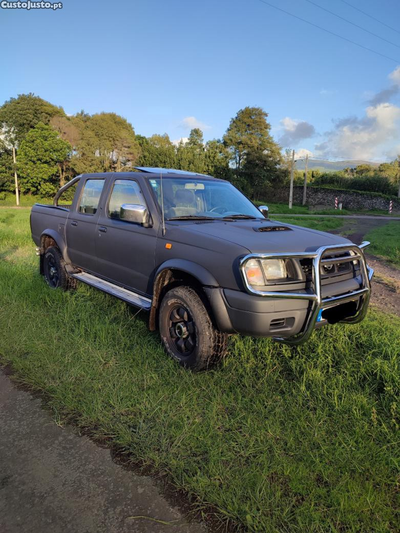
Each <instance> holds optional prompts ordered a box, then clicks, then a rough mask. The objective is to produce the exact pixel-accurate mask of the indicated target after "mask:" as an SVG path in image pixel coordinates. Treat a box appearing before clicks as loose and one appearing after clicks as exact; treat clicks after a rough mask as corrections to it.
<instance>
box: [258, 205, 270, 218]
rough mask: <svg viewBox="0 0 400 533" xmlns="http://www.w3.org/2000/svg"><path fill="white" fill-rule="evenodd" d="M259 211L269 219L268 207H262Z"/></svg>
mask: <svg viewBox="0 0 400 533" xmlns="http://www.w3.org/2000/svg"><path fill="white" fill-rule="evenodd" d="M258 209H259V211H261V213H262V214H263V215H264V216H265V218H268V217H269V209H268V206H267V205H260V207H259V208H258Z"/></svg>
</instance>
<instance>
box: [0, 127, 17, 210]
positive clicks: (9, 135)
mask: <svg viewBox="0 0 400 533" xmlns="http://www.w3.org/2000/svg"><path fill="white" fill-rule="evenodd" d="M0 139H1V140H0V150H1V152H2V154H3V157H2V158H1V161H0V162H1V163H3V165H4V164H5V165H6V168H3V172H7V171H8V168H7V166H8V165H7V160H8V162H9V161H10V159H11V173H12V174H14V190H15V203H16V204H17V206H18V205H19V184H18V174H17V156H16V154H17V146H18V141H17V136H16V131H15V128H14V127H13V126H12V125H10V124H8V123H6V122H3V124H2V128H1V135H0ZM7 156H9V158H7Z"/></svg>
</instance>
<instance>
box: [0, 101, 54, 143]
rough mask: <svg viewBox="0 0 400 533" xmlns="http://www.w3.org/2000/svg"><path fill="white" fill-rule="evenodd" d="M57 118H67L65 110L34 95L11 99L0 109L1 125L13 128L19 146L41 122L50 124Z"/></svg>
mask: <svg viewBox="0 0 400 533" xmlns="http://www.w3.org/2000/svg"><path fill="white" fill-rule="evenodd" d="M55 116H62V117H65V113H64V110H63V109H62V108H61V107H56V106H55V105H53V104H51V103H50V102H47V101H46V100H43V99H42V98H40V97H39V96H35V95H34V94H32V93H29V94H20V95H18V97H17V98H10V100H7V102H5V103H4V104H3V105H2V106H1V107H0V124H2V125H4V124H5V125H6V126H7V127H9V128H13V130H14V132H15V139H16V142H17V144H20V143H21V142H22V141H23V140H24V138H25V136H26V135H27V133H28V132H29V131H30V130H31V129H32V128H34V127H35V126H36V125H37V124H38V123H39V122H42V123H43V124H49V122H50V120H51V118H52V117H55Z"/></svg>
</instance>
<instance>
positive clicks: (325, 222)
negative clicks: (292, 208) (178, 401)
mask: <svg viewBox="0 0 400 533" xmlns="http://www.w3.org/2000/svg"><path fill="white" fill-rule="evenodd" d="M271 216H272V215H271ZM276 218H278V219H279V215H278V216H277V217H276ZM281 222H284V223H285V224H293V225H295V226H304V227H305V228H310V229H317V230H319V231H331V230H335V229H339V228H341V227H342V226H343V225H344V220H343V219H338V218H335V217H329V218H324V217H299V218H289V217H282V218H281Z"/></svg>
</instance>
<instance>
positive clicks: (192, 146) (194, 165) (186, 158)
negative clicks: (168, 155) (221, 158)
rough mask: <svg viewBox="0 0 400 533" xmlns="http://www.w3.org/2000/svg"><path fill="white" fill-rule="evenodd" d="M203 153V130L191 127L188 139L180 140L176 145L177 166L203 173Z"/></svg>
mask: <svg viewBox="0 0 400 533" xmlns="http://www.w3.org/2000/svg"><path fill="white" fill-rule="evenodd" d="M204 154H205V151H204V138H203V132H202V131H201V129H199V128H193V129H192V130H191V131H190V134H189V139H188V141H187V142H186V143H183V142H181V143H180V144H179V146H178V164H179V168H181V169H182V170H188V171H190V172H198V173H199V174H203V173H204V165H205V157H204Z"/></svg>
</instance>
